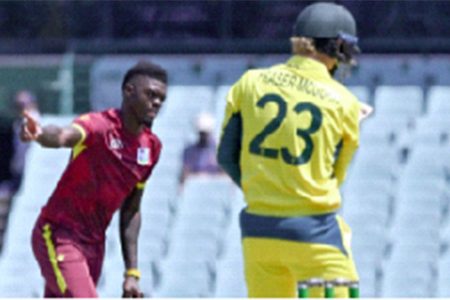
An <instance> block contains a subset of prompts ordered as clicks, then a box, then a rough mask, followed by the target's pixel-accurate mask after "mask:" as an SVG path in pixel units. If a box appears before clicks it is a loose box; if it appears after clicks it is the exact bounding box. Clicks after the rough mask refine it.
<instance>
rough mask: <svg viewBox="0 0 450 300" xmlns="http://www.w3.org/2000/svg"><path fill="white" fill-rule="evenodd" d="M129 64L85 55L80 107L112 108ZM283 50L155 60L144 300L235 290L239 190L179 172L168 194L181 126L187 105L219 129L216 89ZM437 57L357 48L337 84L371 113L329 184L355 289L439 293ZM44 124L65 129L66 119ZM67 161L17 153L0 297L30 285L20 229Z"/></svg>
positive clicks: (110, 275)
mask: <svg viewBox="0 0 450 300" xmlns="http://www.w3.org/2000/svg"><path fill="white" fill-rule="evenodd" d="M138 58H139V57H125V58H124V57H103V58H101V59H98V60H97V61H96V62H95V63H94V65H93V67H92V69H91V75H90V76H91V77H90V79H91V84H90V86H91V100H92V107H93V108H94V109H97V110H100V109H102V108H105V107H107V106H110V105H114V106H118V105H119V102H118V101H119V99H120V89H119V87H120V81H121V76H122V75H123V72H124V71H125V70H126V69H127V68H128V67H129V66H131V65H132V64H133V63H135V62H136V59H138ZM285 58H286V57H285V56H283V57H281V56H273V57H272V56H267V57H258V56H251V57H250V56H236V57H231V58H227V59H224V58H221V57H217V56H210V57H209V56H205V57H198V56H187V57H185V58H183V59H182V58H180V57H178V58H176V59H175V58H170V57H169V56H158V57H155V59H154V60H155V61H156V62H160V63H161V64H163V65H164V66H165V67H167V68H168V69H169V73H170V74H173V78H171V79H170V85H171V87H170V89H169V92H168V99H167V102H166V104H165V107H164V108H163V110H162V111H161V114H160V116H159V118H158V119H157V121H155V124H154V131H155V132H156V133H157V134H158V135H159V136H160V138H161V140H162V142H163V144H164V150H163V152H162V155H161V159H160V162H159V164H158V166H157V167H156V169H155V170H154V174H153V177H152V179H151V180H150V182H149V183H148V185H147V188H146V191H145V194H144V199H143V204H142V214H143V223H142V228H141V237H140V240H139V257H140V260H139V268H140V269H141V271H142V279H141V282H142V288H143V291H144V293H145V294H146V295H153V296H156V297H222V298H224V297H225V298H227V297H245V296H246V289H245V282H244V270H243V262H242V254H241V244H240V232H239V226H238V215H239V211H240V209H242V207H243V206H244V205H245V204H244V201H243V199H242V194H241V193H240V192H239V191H238V190H237V188H236V187H234V185H233V184H232V182H231V181H230V180H229V179H228V178H225V177H217V178H216V177H213V178H211V177H195V178H189V179H188V180H187V181H186V183H185V185H184V188H183V190H182V191H180V190H179V189H178V177H179V172H180V167H181V165H180V163H181V152H182V149H183V145H184V144H186V142H187V141H189V140H190V139H193V138H194V137H195V130H194V128H193V126H192V124H191V123H190V122H191V121H192V120H193V119H194V117H195V116H196V115H197V114H198V112H200V111H208V112H210V113H212V114H213V115H214V116H216V120H217V122H216V131H215V132H216V136H218V135H219V134H220V125H221V120H222V118H223V109H224V106H225V95H226V93H227V92H228V89H229V87H230V84H232V82H233V81H234V80H235V79H237V78H238V77H239V76H240V74H242V72H244V71H245V70H246V69H248V68H251V67H252V66H269V65H270V64H272V63H275V62H280V61H283V60H284V59H285ZM445 59H447V60H448V58H442V57H437V58H435V59H431V58H422V57H418V56H417V57H416V56H409V57H406V58H398V59H397V58H395V57H393V56H392V57H391V56H390V57H388V58H386V57H383V56H365V57H363V58H362V59H361V62H360V67H359V69H358V70H357V72H356V73H355V74H354V76H353V77H351V78H349V79H348V80H347V82H348V83H349V84H350V85H351V87H350V89H351V90H352V91H353V92H354V93H355V94H356V95H357V97H359V98H360V99H361V100H362V101H364V102H367V103H372V104H374V105H375V108H376V113H375V115H374V116H373V117H372V118H371V119H369V120H367V121H366V123H364V124H363V125H362V126H361V141H360V144H361V145H360V149H359V151H358V153H357V155H356V156H355V159H354V161H353V163H352V166H351V168H350V170H349V174H348V178H347V181H346V183H345V184H344V186H343V187H342V193H343V199H344V200H343V208H342V214H343V215H344V219H345V220H346V221H347V222H348V223H349V225H350V226H351V228H352V231H353V242H352V247H353V254H354V257H355V261H356V263H357V267H358V270H359V273H360V277H361V295H362V296H363V297H435V296H436V297H449V296H450V289H449V287H448V286H449V285H448V282H449V281H450V272H449V269H450V268H449V267H450V223H449V222H448V221H447V220H448V216H449V215H448V210H449V192H450V190H449V179H450V177H449V176H450V174H449V168H450V159H449V155H448V152H449V141H448V139H449V134H450V121H449V118H448V112H449V111H450V102H449V101H448V100H449V99H448V98H449V96H448V95H449V91H450V87H449V86H448V85H449V84H450V82H449V80H448V78H450V76H448V72H449V69H448V62H447V61H446V60H445ZM441 65H442V66H441ZM228 66H230V72H229V73H228V72H227V69H228ZM432 66H434V67H435V68H434V67H432ZM430 84H433V85H430ZM44 120H45V122H57V123H58V124H67V123H68V122H69V121H70V120H71V117H49V116H45V117H44ZM67 159H68V152H67V151H61V150H57V151H55V150H48V149H46V150H44V149H41V148H39V147H37V146H33V147H32V149H31V150H30V152H29V156H28V161H29V162H30V163H29V164H28V166H27V170H26V178H25V181H24V187H23V190H22V191H21V193H20V194H19V196H18V197H17V199H16V201H15V203H14V206H13V208H12V212H11V217H10V221H9V223H8V229H7V234H6V237H5V247H4V251H3V253H2V254H1V256H0V296H1V297H37V296H39V295H41V293H42V279H41V277H40V275H39V273H38V267H37V265H36V263H35V261H34V258H33V256H32V254H31V250H30V247H29V244H30V242H29V239H30V235H31V227H32V226H33V224H32V222H33V221H34V220H35V218H36V215H37V212H38V210H39V208H40V207H41V206H42V205H43V204H44V203H45V201H46V199H47V197H48V195H49V194H50V193H51V191H52V189H53V187H54V186H55V184H56V181H57V179H58V176H59V174H60V172H61V171H62V170H63V168H64V165H65V163H66V161H67ZM24 220H25V221H24ZM117 222H118V220H117V216H115V218H114V219H113V221H112V223H111V227H110V228H109V230H108V232H107V251H106V256H105V264H104V269H103V273H102V277H101V279H100V282H99V286H98V290H99V293H100V296H101V297H118V296H120V293H121V283H122V274H123V262H122V259H121V254H120V242H119V237H118V229H117ZM17 274H21V275H20V276H21V277H18V276H17ZM23 276H25V277H23ZM24 278H26V280H24ZM28 283H32V284H28Z"/></svg>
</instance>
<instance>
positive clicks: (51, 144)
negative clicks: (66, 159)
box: [20, 111, 83, 148]
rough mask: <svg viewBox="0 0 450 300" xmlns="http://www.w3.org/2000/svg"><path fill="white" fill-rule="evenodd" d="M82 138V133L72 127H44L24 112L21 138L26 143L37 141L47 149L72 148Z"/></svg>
mask: <svg viewBox="0 0 450 300" xmlns="http://www.w3.org/2000/svg"><path fill="white" fill-rule="evenodd" d="M82 137H83V136H82V134H81V132H80V131H79V130H77V129H76V128H74V127H72V126H68V127H59V126H55V125H48V126H44V127H42V126H41V124H39V122H38V121H37V120H36V119H34V118H33V117H32V116H31V115H30V114H29V113H28V112H27V111H24V112H23V122H22V126H21V130H20V138H21V140H22V141H24V142H31V141H36V142H38V143H39V144H41V145H42V146H43V147H47V148H60V147H68V148H72V147H74V146H75V145H76V144H77V143H78V142H79V141H80V140H81V139H82Z"/></svg>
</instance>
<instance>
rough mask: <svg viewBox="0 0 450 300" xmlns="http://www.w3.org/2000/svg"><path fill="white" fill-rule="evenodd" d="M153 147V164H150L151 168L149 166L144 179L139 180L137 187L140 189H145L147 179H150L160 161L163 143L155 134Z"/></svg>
mask: <svg viewBox="0 0 450 300" xmlns="http://www.w3.org/2000/svg"><path fill="white" fill-rule="evenodd" d="M151 149H152V152H151V153H152V154H151V156H152V165H151V166H150V168H149V170H148V172H147V174H146V175H145V177H144V179H143V180H141V181H139V182H138V183H137V184H136V189H138V190H143V189H145V186H146V184H147V181H148V179H149V177H150V176H151V174H152V172H153V169H154V168H155V166H156V165H157V164H158V162H159V158H160V156H161V150H162V143H161V141H160V140H159V139H158V138H157V137H156V136H154V139H152V147H151Z"/></svg>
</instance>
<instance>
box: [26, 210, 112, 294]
mask: <svg viewBox="0 0 450 300" xmlns="http://www.w3.org/2000/svg"><path fill="white" fill-rule="evenodd" d="M32 244H33V252H34V256H35V257H36V259H37V261H38V263H39V266H40V268H41V274H42V276H43V277H44V279H45V294H44V297H46V298H47V297H83V298H92V297H97V296H98V295H97V291H96V289H95V287H96V285H97V281H98V279H99V277H100V272H101V269H102V262H103V256H104V245H103V244H102V243H100V244H86V243H81V242H80V241H78V240H77V238H76V237H75V236H74V234H73V233H72V232H71V231H70V230H67V229H64V228H60V227H57V226H55V225H52V224H51V223H48V222H46V221H44V220H42V219H40V218H39V219H38V220H37V222H36V225H35V226H34V229H33V236H32Z"/></svg>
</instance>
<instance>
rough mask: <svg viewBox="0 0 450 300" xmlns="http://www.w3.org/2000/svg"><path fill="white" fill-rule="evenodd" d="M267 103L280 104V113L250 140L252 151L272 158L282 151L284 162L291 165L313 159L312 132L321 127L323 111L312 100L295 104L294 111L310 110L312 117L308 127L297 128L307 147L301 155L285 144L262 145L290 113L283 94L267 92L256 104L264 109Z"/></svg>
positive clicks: (297, 112)
mask: <svg viewBox="0 0 450 300" xmlns="http://www.w3.org/2000/svg"><path fill="white" fill-rule="evenodd" d="M267 103H275V104H276V105H277V106H278V113H277V115H276V116H275V117H274V118H273V119H272V120H270V121H269V123H267V124H266V126H265V127H264V128H263V130H262V131H261V132H259V133H258V134H256V136H255V137H253V139H252V140H251V141H250V145H249V151H250V153H251V154H254V155H260V156H263V157H266V158H270V159H278V158H279V156H280V153H281V158H282V160H283V162H285V163H287V164H289V165H302V164H306V163H307V162H308V161H309V160H310V159H311V155H312V153H313V150H314V143H313V140H312V138H311V134H313V133H315V132H316V131H318V130H319V129H320V126H321V125H322V112H321V111H320V109H319V108H318V107H317V106H316V105H314V104H313V103H311V102H299V103H297V104H296V105H295V106H294V109H293V111H294V112H295V113H296V114H298V115H300V114H302V113H304V112H309V113H310V114H311V117H312V119H311V124H310V125H309V127H308V128H297V130H296V134H297V136H298V138H300V139H303V141H304V142H305V149H303V151H302V153H300V155H298V156H294V155H292V154H291V153H290V152H289V149H288V148H287V147H285V146H282V147H280V148H279V149H277V148H269V147H262V146H261V145H262V144H263V143H264V140H265V139H266V138H267V137H268V136H269V135H271V134H277V130H278V128H279V127H280V126H281V124H282V122H283V120H284V119H285V118H286V116H287V115H288V104H287V102H286V100H284V99H283V98H282V97H281V96H279V95H277V94H267V95H265V96H263V97H262V98H261V99H260V100H258V102H257V103H256V105H257V106H258V107H259V108H261V109H264V107H265V106H266V104H267Z"/></svg>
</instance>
